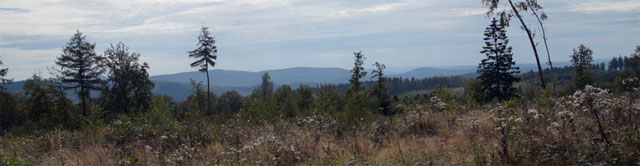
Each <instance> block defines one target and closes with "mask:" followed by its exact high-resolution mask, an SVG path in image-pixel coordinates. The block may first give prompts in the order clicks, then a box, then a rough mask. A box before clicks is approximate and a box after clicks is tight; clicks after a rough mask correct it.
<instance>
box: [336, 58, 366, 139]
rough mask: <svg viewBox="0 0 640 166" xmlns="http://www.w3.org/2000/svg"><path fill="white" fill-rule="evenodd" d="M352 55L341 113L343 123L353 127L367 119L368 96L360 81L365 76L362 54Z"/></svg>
mask: <svg viewBox="0 0 640 166" xmlns="http://www.w3.org/2000/svg"><path fill="white" fill-rule="evenodd" d="M353 55H354V58H355V62H354V64H353V69H352V70H351V79H349V87H348V88H347V94H346V95H347V105H346V106H345V110H344V113H343V122H345V123H347V124H350V125H354V126H355V125H358V124H360V121H362V120H364V119H365V117H367V115H368V113H369V112H367V109H368V108H367V106H368V104H369V102H370V100H369V99H370V96H369V95H368V94H367V92H366V91H364V84H363V82H362V81H361V80H360V79H362V78H363V77H364V76H366V75H367V72H366V71H364V67H362V65H363V64H364V60H365V58H364V54H362V52H354V53H353Z"/></svg>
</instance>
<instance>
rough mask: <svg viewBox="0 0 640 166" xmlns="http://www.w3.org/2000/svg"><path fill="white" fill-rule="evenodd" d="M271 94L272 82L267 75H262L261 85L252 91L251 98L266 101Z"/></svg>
mask: <svg viewBox="0 0 640 166" xmlns="http://www.w3.org/2000/svg"><path fill="white" fill-rule="evenodd" d="M271 94H273V81H271V77H270V76H269V73H264V74H262V83H260V86H259V87H257V88H256V89H254V90H253V93H252V94H251V98H256V97H259V98H262V99H266V98H268V97H269V96H271Z"/></svg>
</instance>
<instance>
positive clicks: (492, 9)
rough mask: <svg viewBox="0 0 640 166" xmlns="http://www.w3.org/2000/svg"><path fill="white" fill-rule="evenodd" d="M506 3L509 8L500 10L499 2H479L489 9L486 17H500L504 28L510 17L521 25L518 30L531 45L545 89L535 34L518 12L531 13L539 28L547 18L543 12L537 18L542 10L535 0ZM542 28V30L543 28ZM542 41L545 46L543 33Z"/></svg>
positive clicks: (485, 0)
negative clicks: (516, 19)
mask: <svg viewBox="0 0 640 166" xmlns="http://www.w3.org/2000/svg"><path fill="white" fill-rule="evenodd" d="M504 1H505V0H502V2H504ZM506 1H507V4H508V7H509V8H502V7H501V5H500V0H481V2H482V4H483V5H484V6H486V7H488V8H489V11H488V12H487V15H490V14H494V13H495V14H496V16H499V17H500V20H501V23H502V24H504V26H509V21H510V20H511V17H513V16H515V17H516V18H518V20H519V21H520V25H521V27H520V28H521V29H522V30H524V31H525V32H526V34H527V37H528V38H529V43H530V44H531V49H533V55H534V56H535V58H536V64H537V65H538V77H539V79H540V84H541V86H542V88H545V87H546V85H545V81H544V77H543V76H542V67H541V65H540V59H539V57H538V49H537V47H536V43H535V41H534V40H533V37H534V36H535V34H534V32H533V31H531V28H529V27H528V26H527V24H526V23H525V21H524V20H525V18H524V17H523V16H522V13H520V12H528V11H531V12H532V14H533V15H534V16H536V18H537V19H538V21H539V23H540V25H541V26H542V22H541V21H540V19H546V18H547V16H546V14H544V12H542V14H541V15H542V17H538V14H537V12H541V11H539V10H541V9H542V6H541V5H540V4H539V3H538V2H537V0H524V1H517V0H506ZM514 1H515V3H514ZM500 9H504V10H502V11H497V12H496V10H500ZM536 11H537V12H536ZM542 28H543V29H544V27H542ZM543 31H544V30H543ZM543 39H544V40H545V45H546V35H545V34H544V33H543ZM548 56H549V62H551V56H550V55H548Z"/></svg>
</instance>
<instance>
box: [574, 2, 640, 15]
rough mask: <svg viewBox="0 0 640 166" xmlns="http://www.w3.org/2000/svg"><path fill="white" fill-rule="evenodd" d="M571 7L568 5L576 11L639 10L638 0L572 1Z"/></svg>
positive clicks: (639, 3)
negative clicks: (615, 0) (613, 0)
mask: <svg viewBox="0 0 640 166" xmlns="http://www.w3.org/2000/svg"><path fill="white" fill-rule="evenodd" d="M573 4H575V5H573V6H572V7H570V10H571V11H576V12H587V13H593V12H631V11H638V10H640V1H637V0H627V1H618V2H598V1H591V2H583V3H573Z"/></svg>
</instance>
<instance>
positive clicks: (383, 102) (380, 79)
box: [371, 62, 391, 116]
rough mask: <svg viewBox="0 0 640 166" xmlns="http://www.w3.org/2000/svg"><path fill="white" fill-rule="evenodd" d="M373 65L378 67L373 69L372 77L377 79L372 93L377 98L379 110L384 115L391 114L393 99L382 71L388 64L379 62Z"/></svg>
mask: <svg viewBox="0 0 640 166" xmlns="http://www.w3.org/2000/svg"><path fill="white" fill-rule="evenodd" d="M373 66H375V67H376V69H375V70H373V72H372V74H373V75H372V76H371V78H372V79H376V83H375V84H374V85H373V88H372V95H373V96H374V97H375V98H376V101H377V109H378V112H379V113H380V114H382V115H385V116H390V115H391V112H390V111H389V107H390V106H391V101H390V97H389V90H388V89H387V86H386V85H385V82H386V80H387V79H386V78H385V77H384V73H383V72H382V70H384V68H386V66H385V65H384V64H381V63H378V62H376V63H375V64H373Z"/></svg>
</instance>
